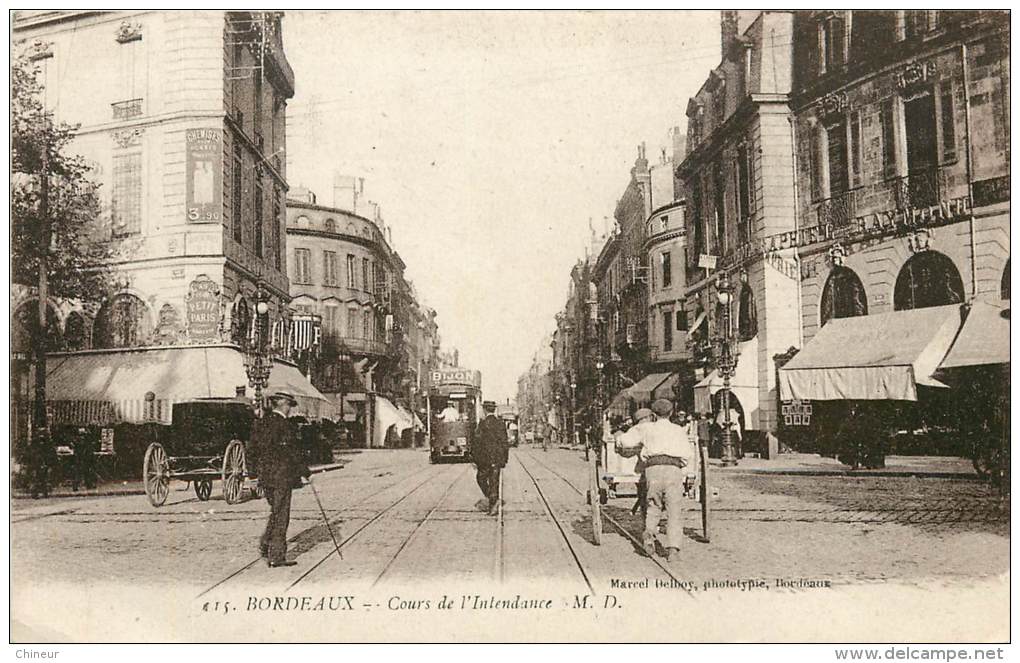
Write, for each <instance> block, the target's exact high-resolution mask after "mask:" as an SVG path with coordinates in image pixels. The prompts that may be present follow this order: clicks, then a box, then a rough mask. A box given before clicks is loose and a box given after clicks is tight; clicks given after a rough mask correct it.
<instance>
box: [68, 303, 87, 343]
mask: <svg viewBox="0 0 1020 663" xmlns="http://www.w3.org/2000/svg"><path fill="white" fill-rule="evenodd" d="M88 328H89V327H88V323H87V322H86V321H85V316H84V315H82V314H81V313H79V312H77V311H72V312H71V313H70V314H69V315H68V316H67V322H65V323H64V343H65V344H66V345H67V349H68V350H84V349H85V348H86V347H87V346H88V339H89V335H88Z"/></svg>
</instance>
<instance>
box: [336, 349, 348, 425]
mask: <svg viewBox="0 0 1020 663" xmlns="http://www.w3.org/2000/svg"><path fill="white" fill-rule="evenodd" d="M350 359H351V351H350V350H349V349H348V348H347V344H346V343H344V340H343V339H342V338H341V339H340V346H339V347H338V348H337V355H336V361H337V366H338V368H337V373H339V377H338V379H337V387H338V388H339V390H340V424H341V425H343V423H344V399H345V398H346V397H347V393H346V388H347V373H346V372H345V371H344V367H346V366H347V362H348V361H350Z"/></svg>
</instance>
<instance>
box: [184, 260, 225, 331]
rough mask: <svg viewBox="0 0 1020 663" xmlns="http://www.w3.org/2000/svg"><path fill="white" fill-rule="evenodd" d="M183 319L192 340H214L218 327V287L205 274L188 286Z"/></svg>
mask: <svg viewBox="0 0 1020 663" xmlns="http://www.w3.org/2000/svg"><path fill="white" fill-rule="evenodd" d="M185 305H186V311H187V312H186V314H185V319H186V321H187V326H188V338H189V339H191V340H192V341H215V340H217V338H218V336H219V329H220V297H219V287H218V286H217V285H216V283H215V282H213V281H212V280H210V279H209V277H207V276H199V277H198V278H196V279H195V280H194V281H192V282H191V284H190V285H189V286H188V298H187V301H186V304H185Z"/></svg>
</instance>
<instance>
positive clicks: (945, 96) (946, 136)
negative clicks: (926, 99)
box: [939, 81, 956, 163]
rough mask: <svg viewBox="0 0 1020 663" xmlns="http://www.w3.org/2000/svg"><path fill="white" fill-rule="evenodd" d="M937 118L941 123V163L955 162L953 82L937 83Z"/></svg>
mask: <svg viewBox="0 0 1020 663" xmlns="http://www.w3.org/2000/svg"><path fill="white" fill-rule="evenodd" d="M939 106H940V109H939V117H940V119H941V121H942V127H941V131H940V136H941V139H942V163H948V162H951V161H956V117H955V113H954V106H953V82H952V81H942V82H941V83H939Z"/></svg>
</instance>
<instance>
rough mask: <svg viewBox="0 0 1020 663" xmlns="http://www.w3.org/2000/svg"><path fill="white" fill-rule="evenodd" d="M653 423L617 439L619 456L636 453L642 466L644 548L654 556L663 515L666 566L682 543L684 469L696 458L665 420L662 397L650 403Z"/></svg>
mask: <svg viewBox="0 0 1020 663" xmlns="http://www.w3.org/2000/svg"><path fill="white" fill-rule="evenodd" d="M652 412H653V413H654V414H655V415H656V420H655V421H653V422H651V423H649V424H646V425H643V426H635V427H634V428H632V429H631V430H630V431H628V432H627V433H625V434H624V435H622V436H620V437H619V438H617V446H618V448H620V450H621V455H633V451H632V450H633V449H635V448H636V449H637V453H638V455H639V457H640V459H641V462H642V463H643V464H644V467H645V471H644V473H645V477H646V479H647V483H648V498H647V500H648V511H647V514H646V516H645V531H644V539H643V543H644V549H645V553H647V554H648V555H649V556H652V555H654V554H655V541H656V538H657V536H658V533H659V521H660V520H661V519H662V515H663V513H665V514H666V556H667V559H668V561H669V563H670V564H677V563H678V562H679V561H680V547H681V543H682V542H683V536H684V533H683V500H684V477H685V475H686V474H687V471H685V468H691V469H693V468H694V467H695V466H694V462H695V459H696V458H697V456H696V453H695V450H694V448H693V446H692V445H691V440H690V438H689V437H688V433H687V430H686V429H684V428H683V427H682V426H678V425H676V424H674V423H672V422H670V420H669V416H670V414H672V412H673V404H672V403H670V402H669V401H668V400H666V399H664V398H660V399H658V400H656V401H655V402H654V403H652Z"/></svg>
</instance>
